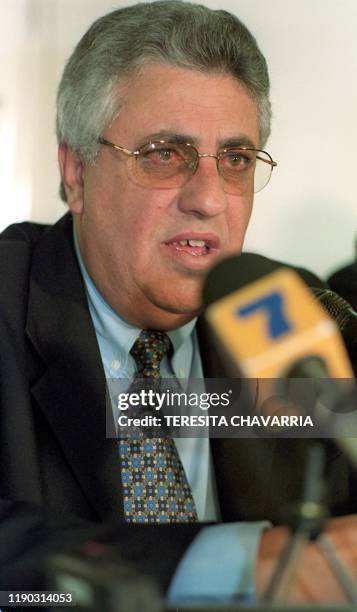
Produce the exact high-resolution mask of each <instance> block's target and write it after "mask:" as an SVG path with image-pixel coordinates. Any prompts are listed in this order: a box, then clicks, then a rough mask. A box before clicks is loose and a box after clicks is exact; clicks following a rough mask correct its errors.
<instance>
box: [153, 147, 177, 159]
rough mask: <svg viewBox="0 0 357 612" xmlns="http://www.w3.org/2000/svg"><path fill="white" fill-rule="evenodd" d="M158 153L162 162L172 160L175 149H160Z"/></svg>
mask: <svg viewBox="0 0 357 612" xmlns="http://www.w3.org/2000/svg"><path fill="white" fill-rule="evenodd" d="M157 154H158V156H159V159H160V161H162V162H167V161H171V160H172V159H173V158H174V155H173V151H171V150H170V149H165V150H161V151H158V152H157Z"/></svg>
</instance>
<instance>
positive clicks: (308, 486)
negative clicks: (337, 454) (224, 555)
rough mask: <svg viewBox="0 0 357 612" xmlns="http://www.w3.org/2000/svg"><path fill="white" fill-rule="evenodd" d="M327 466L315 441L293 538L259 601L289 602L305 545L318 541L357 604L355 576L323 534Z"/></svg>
mask: <svg viewBox="0 0 357 612" xmlns="http://www.w3.org/2000/svg"><path fill="white" fill-rule="evenodd" d="M324 465H325V452H324V449H323V446H322V444H321V443H317V442H316V443H314V444H312V446H311V447H310V448H309V450H308V458H307V464H306V471H305V478H304V490H303V498H302V502H300V503H299V504H297V506H296V507H295V508H294V511H293V513H292V514H291V517H290V525H289V527H290V529H291V537H290V540H289V542H288V544H287V545H286V547H285V549H284V550H283V552H282V554H281V556H280V558H279V560H278V563H277V566H276V568H275V571H274V572H273V575H272V577H271V579H270V581H269V583H268V586H267V588H266V590H265V592H264V593H263V596H262V599H261V602H260V603H264V604H268V605H274V604H277V603H278V604H282V603H285V602H286V600H287V595H288V593H289V590H290V587H291V585H292V581H293V579H294V576H295V573H296V570H297V567H298V564H299V561H300V559H301V555H302V552H303V550H304V547H305V546H306V545H307V544H308V543H309V542H310V541H314V540H316V541H317V545H318V546H319V548H320V550H321V552H322V554H323V555H324V557H325V559H326V560H327V562H328V564H329V566H330V568H331V570H332V572H333V574H334V575H335V576H336V578H337V580H338V582H339V584H340V585H341V587H342V589H343V591H344V593H345V595H346V597H347V598H348V600H349V601H350V602H352V603H354V604H356V603H357V589H356V586H355V582H354V580H353V578H352V577H351V576H350V574H349V572H348V571H347V570H346V568H345V567H344V565H343V564H342V563H341V561H340V560H339V559H338V557H337V555H336V553H335V550H334V547H333V546H332V544H331V543H330V541H329V540H328V538H327V537H326V536H324V535H322V536H320V534H321V533H322V531H323V528H324V526H325V523H326V519H327V517H328V510H327V507H326V504H325V503H324V501H323V498H324V488H325V487H324V478H323V473H324ZM319 536H320V537H319ZM317 538H319V539H317Z"/></svg>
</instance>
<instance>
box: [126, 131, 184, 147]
mask: <svg viewBox="0 0 357 612" xmlns="http://www.w3.org/2000/svg"><path fill="white" fill-rule="evenodd" d="M158 140H166V142H172V143H174V144H184V143H190V144H194V141H195V139H194V138H192V136H189V135H188V134H180V133H177V132H171V131H169V130H160V131H159V132H153V133H151V134H146V135H145V136H143V137H142V138H141V139H140V140H139V141H138V142H137V148H140V147H142V146H144V145H145V144H147V143H148V142H155V141H158Z"/></svg>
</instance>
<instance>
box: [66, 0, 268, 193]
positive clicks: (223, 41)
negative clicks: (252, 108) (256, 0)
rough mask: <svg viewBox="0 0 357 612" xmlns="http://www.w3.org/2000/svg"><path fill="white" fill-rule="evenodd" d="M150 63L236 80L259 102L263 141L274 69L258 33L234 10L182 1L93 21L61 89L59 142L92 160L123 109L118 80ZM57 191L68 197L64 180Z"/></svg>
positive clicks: (146, 6)
mask: <svg viewBox="0 0 357 612" xmlns="http://www.w3.org/2000/svg"><path fill="white" fill-rule="evenodd" d="M149 62H156V63H161V64H162V63H166V64H170V65H173V66H178V67H181V68H187V69H192V70H199V71H201V72H210V71H211V72H217V71H218V72H223V73H227V74H229V75H232V76H233V77H234V78H236V79H238V80H239V81H240V82H241V83H243V84H244V85H245V87H246V89H247V90H248V92H249V94H250V95H251V96H252V98H253V99H254V101H255V103H256V104H257V108H258V113H259V131H260V146H264V144H265V143H266V141H267V139H268V137H269V134H270V121H271V108H270V101H269V75H268V69H267V65H266V61H265V59H264V56H263V55H262V53H261V52H260V50H259V48H258V46H257V43H256V40H255V38H254V37H253V36H252V34H251V33H250V32H249V30H248V29H247V28H246V27H245V25H243V24H242V22H241V21H239V19H238V18H237V17H235V16H234V15H232V14H231V13H228V12H226V11H222V10H211V9H209V8H207V7H205V6H201V5H198V4H192V3H190V2H184V1H181V0H158V1H157V2H149V3H139V4H135V5H134V6H129V7H125V8H122V9H118V10H115V11H113V12H112V13H109V14H108V15H105V16H104V17H101V18H100V19H98V20H97V21H95V22H94V23H93V25H92V26H91V27H90V28H89V30H88V31H87V32H86V34H84V36H83V37H82V39H81V40H80V41H79V43H78V45H77V46H76V48H75V50H74V52H73V53H72V55H71V57H70V58H69V60H68V62H67V65H66V67H65V70H64V73H63V76H62V79H61V82H60V85H59V88H58V94H57V121H56V129H57V139H58V142H60V143H67V144H68V145H69V146H70V147H71V148H72V149H73V150H74V151H76V152H77V153H78V155H79V156H80V158H81V159H82V161H83V162H86V163H94V162H95V159H96V156H97V153H98V148H99V145H98V138H99V137H100V136H101V135H102V133H103V131H104V129H105V128H106V126H107V125H109V124H110V123H111V122H112V121H113V120H114V118H115V117H116V116H117V115H118V113H119V111H120V106H121V103H122V98H121V96H120V93H121V87H120V86H121V84H122V85H123V84H124V83H125V80H126V79H127V78H128V77H130V76H131V75H133V74H135V73H136V72H137V71H138V70H140V68H142V67H143V66H144V65H145V64H146V63H149ZM122 93H123V92H122ZM60 195H61V197H62V199H63V200H64V201H66V194H65V191H64V187H63V183H61V188H60Z"/></svg>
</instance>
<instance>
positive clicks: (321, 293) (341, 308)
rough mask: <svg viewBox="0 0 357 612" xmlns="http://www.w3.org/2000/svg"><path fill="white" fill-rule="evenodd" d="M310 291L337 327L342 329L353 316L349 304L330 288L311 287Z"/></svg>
mask: <svg viewBox="0 0 357 612" xmlns="http://www.w3.org/2000/svg"><path fill="white" fill-rule="evenodd" d="M312 292H313V294H314V296H315V297H316V298H317V299H318V301H319V302H320V303H321V304H322V306H323V307H324V308H325V310H326V311H327V313H328V314H329V315H330V317H331V318H332V319H334V321H335V322H336V324H337V325H338V327H339V329H340V330H341V331H343V330H344V329H345V327H346V325H347V324H348V323H349V321H350V320H351V318H352V317H354V316H355V313H354V311H353V309H352V306H351V304H349V303H348V302H347V301H346V300H345V299H343V298H342V297H341V296H340V295H338V294H337V293H335V292H334V291H331V290H330V289H321V288H316V287H313V288H312Z"/></svg>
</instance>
